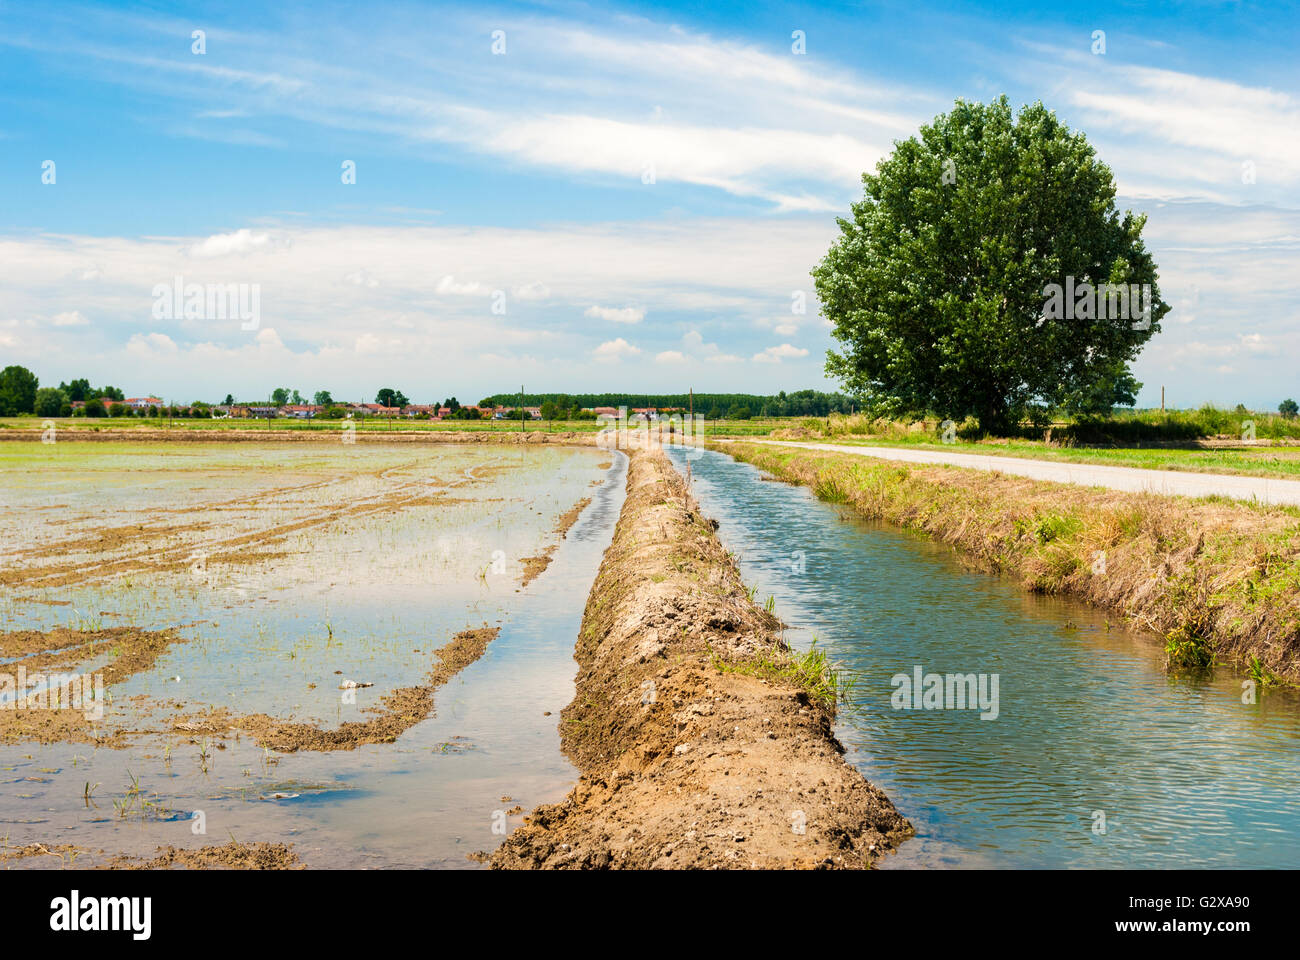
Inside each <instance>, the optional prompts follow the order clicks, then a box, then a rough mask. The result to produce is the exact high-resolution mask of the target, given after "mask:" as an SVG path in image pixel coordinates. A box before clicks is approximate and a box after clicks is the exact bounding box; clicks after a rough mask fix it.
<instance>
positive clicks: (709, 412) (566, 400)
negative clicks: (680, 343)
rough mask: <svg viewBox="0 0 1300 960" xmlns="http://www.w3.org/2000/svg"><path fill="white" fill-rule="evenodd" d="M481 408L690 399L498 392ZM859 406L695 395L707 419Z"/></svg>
mask: <svg viewBox="0 0 1300 960" xmlns="http://www.w3.org/2000/svg"><path fill="white" fill-rule="evenodd" d="M482 403H483V404H484V405H491V406H504V407H515V406H524V407H541V406H543V405H547V404H550V405H554V406H555V407H556V408H559V409H566V410H568V409H574V408H579V409H580V408H582V407H627V408H628V409H629V410H630V409H632V408H633V407H655V408H657V409H663V408H671V409H680V410H687V409H689V407H690V405H691V397H690V395H689V394H686V393H525V394H522V395H521V394H518V393H497V394H493V395H492V396H490V397H485V398H484V399H483V401H482ZM856 409H861V404H860V403H857V402H856V401H855V400H854V399H853V398H852V397H850V396H847V395H845V394H842V393H821V392H820V391H817V390H796V391H794V392H793V393H786V392H785V391H784V390H783V391H781V392H780V393H778V394H774V395H771V396H764V395H762V394H753V393H697V394H695V412H696V413H698V414H702V415H704V416H706V417H708V418H709V419H710V420H721V419H723V418H726V417H730V418H732V419H745V420H747V419H749V418H750V417H824V416H826V415H827V414H831V413H851V412H853V411H854V410H856Z"/></svg>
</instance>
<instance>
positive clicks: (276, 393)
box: [271, 387, 289, 407]
mask: <svg viewBox="0 0 1300 960" xmlns="http://www.w3.org/2000/svg"><path fill="white" fill-rule="evenodd" d="M288 402H289V389H288V388H287V387H276V388H275V389H274V390H272V391H271V405H272V406H274V407H283V406H284V405H285V404H286V403H288Z"/></svg>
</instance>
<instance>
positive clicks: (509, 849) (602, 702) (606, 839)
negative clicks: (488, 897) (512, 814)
mask: <svg viewBox="0 0 1300 960" xmlns="http://www.w3.org/2000/svg"><path fill="white" fill-rule="evenodd" d="M627 491H628V492H627V500H626V502H625V504H624V507H623V510H622V513H621V515H620V518H619V522H618V526H617V528H616V531H615V534H614V540H613V543H612V544H611V546H610V548H609V549H608V551H607V552H606V554H605V558H604V561H603V563H602V564H601V568H600V573H599V575H598V577H597V579H596V582H595V584H594V586H593V588H592V590H591V594H590V596H589V598H588V601H587V606H586V610H585V613H584V616H583V622H582V628H581V632H580V635H579V638H578V643H577V647H576V651H575V657H576V659H577V661H578V663H579V673H578V678H577V692H576V694H575V696H574V699H573V701H572V703H570V704H569V706H568V707H566V708H565V709H564V711H563V715H562V720H561V723H560V730H561V738H562V741H563V746H564V750H565V752H566V754H567V755H568V756H569V758H570V759H571V760H572V761H573V762H574V763H575V764H576V765H577V766H578V767H579V769H580V770H581V772H582V776H581V778H580V780H579V781H578V783H577V785H576V786H575V787H574V788H573V790H572V791H571V792H570V793H569V795H568V796H567V797H566V798H565V799H564V800H563V801H561V802H560V803H557V804H552V805H545V806H540V807H538V808H537V809H535V810H534V811H533V812H532V814H531V815H530V816H528V817H526V818H525V822H524V825H523V826H521V827H520V828H518V829H517V830H515V831H514V832H513V833H512V834H511V835H510V836H509V837H507V839H506V841H505V843H504V844H503V845H502V846H501V847H500V848H498V849H497V851H496V852H495V853H494V854H492V855H491V857H490V862H491V864H492V867H493V868H495V869H564V868H632V869H637V868H698V869H716V868H742V869H743V868H833V869H839V868H863V867H869V866H871V865H872V863H873V862H874V861H875V860H876V859H878V858H879V857H881V856H883V855H884V854H886V853H888V852H890V851H891V850H893V849H894V848H895V846H896V845H897V844H898V843H899V842H901V841H902V840H903V839H905V838H906V837H908V836H909V835H910V834H911V826H910V825H909V824H908V822H907V821H906V820H905V819H904V818H903V817H902V816H901V815H900V814H899V813H898V811H897V810H895V809H894V806H893V804H892V803H891V802H890V801H889V799H888V797H886V796H885V795H884V794H883V793H882V792H881V791H879V790H877V789H876V788H875V787H873V786H872V785H871V784H870V783H868V782H867V781H866V780H865V779H864V778H863V777H862V775H861V774H860V773H858V772H857V771H856V770H855V769H853V768H852V767H851V766H849V764H847V763H846V762H845V761H844V759H843V756H842V754H843V752H844V748H843V747H842V746H841V745H840V743H839V742H838V741H837V740H836V739H835V737H834V736H833V734H832V732H831V722H832V718H833V713H832V711H833V706H832V705H828V704H827V703H825V702H824V701H822V700H820V699H816V698H814V697H813V696H810V695H809V692H808V690H807V689H805V688H804V687H803V686H801V685H798V684H796V683H794V682H792V681H790V680H788V679H785V678H784V677H783V676H782V675H781V671H780V670H779V669H771V664H772V663H774V662H775V663H776V664H778V665H779V664H781V663H783V662H788V658H789V653H788V649H787V648H785V647H784V644H783V642H782V640H781V638H780V627H781V624H780V622H779V621H778V620H777V619H776V618H775V617H773V616H771V615H770V614H768V613H766V612H765V611H763V610H761V609H760V608H758V607H757V606H755V605H754V604H753V603H752V602H751V601H750V600H749V598H748V595H747V593H746V591H745V588H744V586H743V584H742V583H741V580H740V576H739V571H738V569H737V566H736V563H735V561H734V559H733V558H732V557H730V556H729V555H728V554H727V553H726V551H725V550H724V549H723V548H722V546H721V544H720V543H719V542H718V539H717V537H716V536H715V534H714V524H713V523H712V522H710V521H709V520H707V519H706V518H704V517H703V516H701V515H700V512H699V507H698V504H696V502H695V501H694V499H693V498H692V497H691V496H690V494H689V492H688V490H687V488H686V485H685V483H684V481H683V480H682V478H681V477H680V475H679V474H678V473H677V472H676V470H674V468H673V467H672V465H671V463H670V462H669V461H668V459H667V457H666V456H665V455H664V454H663V452H662V451H659V450H635V451H631V463H630V465H629V469H628V480H627Z"/></svg>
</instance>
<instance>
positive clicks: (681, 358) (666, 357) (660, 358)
mask: <svg viewBox="0 0 1300 960" xmlns="http://www.w3.org/2000/svg"><path fill="white" fill-rule="evenodd" d="M685 362H686V354H684V353H682V352H681V351H680V350H664V351H662V352H660V353H656V354H655V363H685Z"/></svg>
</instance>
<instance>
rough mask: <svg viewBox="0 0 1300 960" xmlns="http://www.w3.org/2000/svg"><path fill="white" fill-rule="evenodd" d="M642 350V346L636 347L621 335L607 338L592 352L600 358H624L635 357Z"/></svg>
mask: <svg viewBox="0 0 1300 960" xmlns="http://www.w3.org/2000/svg"><path fill="white" fill-rule="evenodd" d="M640 352H641V348H640V347H634V346H632V344H630V343H628V342H627V341H626V340H624V339H623V338H622V337H619V338H618V339H616V340H606V341H605V342H604V343H602V344H601V345H600V346H598V347H597V348H596V349H595V350H593V351H591V354H592V356H594V357H595V358H596V359H598V360H622V359H623V358H624V357H634V356H636V355H637V354H639V353H640Z"/></svg>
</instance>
